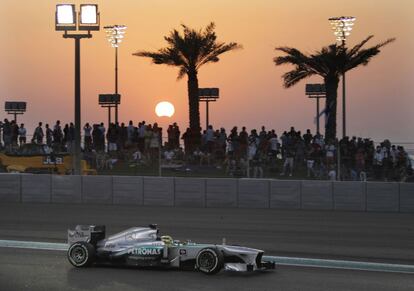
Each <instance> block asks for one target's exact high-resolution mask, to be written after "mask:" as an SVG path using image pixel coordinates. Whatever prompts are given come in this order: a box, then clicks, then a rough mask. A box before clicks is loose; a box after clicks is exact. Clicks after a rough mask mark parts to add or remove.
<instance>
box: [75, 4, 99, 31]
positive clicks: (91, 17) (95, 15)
mask: <svg viewBox="0 0 414 291" xmlns="http://www.w3.org/2000/svg"><path fill="white" fill-rule="evenodd" d="M79 30H99V12H98V5H96V4H81V5H80V12H79Z"/></svg>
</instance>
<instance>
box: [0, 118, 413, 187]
mask: <svg viewBox="0 0 414 291" xmlns="http://www.w3.org/2000/svg"><path fill="white" fill-rule="evenodd" d="M0 128H1V131H0V133H1V141H2V143H1V147H2V149H3V150H4V151H6V152H13V151H18V149H19V147H21V146H22V145H24V144H26V143H35V144H46V145H47V146H48V148H50V151H51V152H54V153H56V154H57V153H63V152H69V153H71V152H72V151H73V148H74V133H75V127H74V124H73V123H69V124H65V125H64V126H62V125H61V123H60V121H59V120H58V121H56V122H55V124H54V125H53V126H52V127H51V126H49V124H45V126H44V127H43V123H42V122H39V123H38V126H37V127H36V128H35V130H34V132H33V135H31V138H30V139H27V136H28V134H27V130H26V128H25V127H24V124H20V125H18V124H17V123H16V122H14V121H8V120H7V119H5V120H4V122H3V123H1V124H0ZM164 135H165V136H164ZM195 136H196V135H194V134H193V133H192V131H191V130H190V128H187V129H186V130H185V131H184V132H181V131H180V128H179V126H178V125H177V123H173V124H171V125H169V126H168V128H167V130H166V131H165V130H164V132H163V129H162V128H161V127H159V126H158V124H157V123H153V124H147V123H146V122H145V121H142V122H139V123H138V124H134V123H133V122H132V121H129V123H128V125H126V124H124V123H121V124H115V123H111V124H110V125H109V127H108V128H106V127H105V125H104V123H97V124H92V125H90V124H89V123H86V124H85V125H84V127H83V134H82V151H83V156H84V159H86V160H87V161H88V162H89V163H90V164H91V165H92V166H93V167H96V168H97V169H98V170H100V169H106V168H107V169H113V168H114V166H116V164H119V163H129V164H131V163H133V164H135V165H142V166H145V165H154V164H158V163H159V162H160V159H161V162H162V164H163V165H164V166H166V167H171V168H174V167H177V168H178V167H185V168H187V169H188V168H189V167H190V168H191V167H206V168H210V169H212V170H214V169H215V170H220V169H221V170H223V172H224V174H225V175H226V176H233V177H253V178H263V177H265V176H266V177H268V176H280V177H284V178H285V177H292V178H301V179H303V178H309V179H329V180H353V181H367V180H377V181H406V180H407V178H408V177H411V176H412V174H413V173H412V164H411V159H410V157H409V155H408V153H407V151H406V150H405V149H404V147H403V146H399V145H393V144H391V142H390V141H389V140H384V141H383V142H381V143H378V144H375V143H374V141H372V140H371V139H369V138H361V137H351V138H349V137H345V138H343V139H340V140H337V139H335V140H333V139H329V140H328V139H325V138H324V137H323V136H322V135H321V134H320V133H315V134H313V133H312V132H311V131H310V130H309V129H308V130H306V132H305V133H304V134H302V133H301V131H298V130H295V128H294V127H291V128H290V130H288V131H284V132H282V133H281V134H280V135H278V134H277V133H276V131H275V130H274V129H271V130H267V129H266V127H265V126H262V127H261V129H260V130H256V129H251V130H250V131H248V130H247V129H246V127H242V128H241V129H239V128H238V127H237V126H235V127H233V128H232V129H231V130H230V131H228V132H227V131H226V129H225V128H220V129H214V128H213V126H212V125H209V126H208V128H207V129H206V130H203V131H202V134H201V136H198V137H197V138H195Z"/></svg>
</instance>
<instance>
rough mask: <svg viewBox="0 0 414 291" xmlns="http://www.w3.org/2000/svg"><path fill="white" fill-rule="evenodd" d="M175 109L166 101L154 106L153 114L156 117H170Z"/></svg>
mask: <svg viewBox="0 0 414 291" xmlns="http://www.w3.org/2000/svg"><path fill="white" fill-rule="evenodd" d="M174 112H175V109H174V105H172V103H170V102H167V101H162V102H159V103H158V104H157V106H155V113H156V114H157V116H158V117H163V116H165V117H171V116H173V115H174Z"/></svg>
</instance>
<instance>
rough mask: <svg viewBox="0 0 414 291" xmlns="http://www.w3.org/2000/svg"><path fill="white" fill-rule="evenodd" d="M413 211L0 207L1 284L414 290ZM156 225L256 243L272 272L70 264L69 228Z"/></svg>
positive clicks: (211, 239)
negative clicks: (215, 272)
mask: <svg viewBox="0 0 414 291" xmlns="http://www.w3.org/2000/svg"><path fill="white" fill-rule="evenodd" d="M413 222H414V215H412V214H397V213H395V214H393V213H355V212H333V211H281V210H270V209H266V210H261V209H218V208H198V209H195V208H167V207H137V206H114V205H75V204H71V205H62V204H17V203H16V204H5V203H3V204H0V286H3V287H4V288H3V287H2V288H0V289H1V290H3V289H4V290H89V289H92V290H166V289H167V288H168V290H230V289H233V288H237V289H238V290H362V289H363V290H376V291H377V290H412V286H413V285H414V252H413V248H414V247H413V241H414V230H413V228H414V223H413ZM150 223H157V224H158V226H159V228H160V231H161V233H162V234H169V235H171V236H173V238H174V239H179V240H187V239H191V240H192V241H195V242H206V243H221V241H222V239H223V238H225V239H226V241H227V243H228V244H239V245H244V246H248V247H254V248H259V249H263V250H264V251H265V255H266V256H267V258H268V259H271V260H273V261H275V262H276V265H277V268H276V270H275V271H270V272H264V273H253V274H251V273H248V274H239V273H237V274H235V273H232V272H221V273H220V274H218V275H216V276H206V275H203V274H200V273H197V272H182V271H175V270H169V271H160V270H148V269H131V268H108V267H99V266H98V267H92V268H88V269H76V268H73V267H72V266H71V265H70V264H69V262H68V261H67V259H66V252H65V250H66V249H67V247H68V246H67V244H66V231H67V229H68V228H72V227H74V226H75V225H76V224H105V225H106V226H107V234H112V233H115V232H118V231H121V230H123V229H126V228H128V227H131V226H145V225H148V224H150Z"/></svg>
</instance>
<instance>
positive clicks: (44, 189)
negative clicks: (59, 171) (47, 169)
mask: <svg viewBox="0 0 414 291" xmlns="http://www.w3.org/2000/svg"><path fill="white" fill-rule="evenodd" d="M21 181H22V202H40V203H49V202H51V194H52V189H51V188H52V187H51V181H52V179H51V175H33V174H22V180H21Z"/></svg>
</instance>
